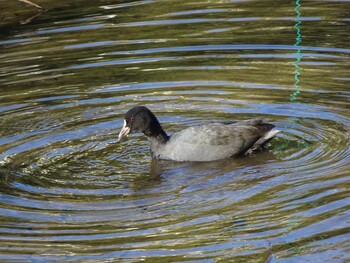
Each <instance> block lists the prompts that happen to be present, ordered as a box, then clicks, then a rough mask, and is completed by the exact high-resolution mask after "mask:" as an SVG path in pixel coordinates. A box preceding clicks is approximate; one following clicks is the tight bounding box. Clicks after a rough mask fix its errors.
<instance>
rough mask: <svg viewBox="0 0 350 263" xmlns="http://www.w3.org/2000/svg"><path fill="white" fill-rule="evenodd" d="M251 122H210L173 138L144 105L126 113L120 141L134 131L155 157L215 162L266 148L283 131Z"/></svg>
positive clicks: (258, 122) (187, 129) (257, 121)
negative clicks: (147, 142) (143, 138)
mask: <svg viewBox="0 0 350 263" xmlns="http://www.w3.org/2000/svg"><path fill="white" fill-rule="evenodd" d="M274 127H275V126H274V125H272V124H269V123H264V121H263V120H262V119H251V120H246V121H239V122H235V123H231V124H224V123H210V124H205V125H201V126H194V127H189V128H186V129H184V130H182V131H180V132H177V133H175V134H173V135H171V136H168V135H167V134H166V132H165V131H164V130H163V128H162V126H161V125H160V123H159V121H158V120H157V118H156V117H155V115H154V114H153V113H152V112H151V111H150V110H149V109H148V108H146V107H144V106H137V107H134V108H132V109H130V110H129V111H128V112H127V113H126V114H125V119H124V125H123V128H122V129H121V131H120V133H119V136H118V141H120V140H122V138H123V137H125V136H127V135H128V134H129V133H132V132H142V133H144V134H145V135H146V137H147V138H148V140H149V143H150V148H151V152H152V156H153V157H154V158H157V159H166V160H173V161H214V160H220V159H224V158H228V157H231V156H236V155H242V154H246V153H250V152H252V151H254V150H256V149H260V148H261V147H264V146H265V145H266V143H267V142H269V141H270V140H271V139H272V138H273V137H274V136H275V135H276V134H277V133H279V132H280V131H279V130H272V129H273V128H274Z"/></svg>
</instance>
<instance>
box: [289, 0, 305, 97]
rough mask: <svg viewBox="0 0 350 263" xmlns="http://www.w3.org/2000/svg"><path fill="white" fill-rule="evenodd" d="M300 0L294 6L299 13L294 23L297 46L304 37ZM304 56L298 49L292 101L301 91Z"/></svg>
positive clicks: (294, 63)
mask: <svg viewBox="0 0 350 263" xmlns="http://www.w3.org/2000/svg"><path fill="white" fill-rule="evenodd" d="M300 1H301V0H296V2H295V4H296V6H295V8H294V11H295V13H296V14H297V16H296V22H295V25H294V29H295V30H296V31H297V32H296V35H297V36H296V38H295V40H296V42H295V44H294V46H295V47H299V46H300V44H301V42H302V39H301V30H300V27H299V25H300V24H301V20H300V17H301V13H300V11H299V8H300V7H301V5H300ZM302 57H303V54H302V53H301V50H300V49H298V51H297V57H296V59H295V61H294V62H293V66H294V68H295V70H294V90H295V91H294V92H293V94H291V95H290V101H292V102H294V101H296V100H297V96H298V94H299V93H300V87H299V82H300V79H299V76H300V74H301V71H302V70H303V69H302V68H301V67H300V66H299V64H300V62H301V59H302Z"/></svg>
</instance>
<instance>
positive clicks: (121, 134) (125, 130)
mask: <svg viewBox="0 0 350 263" xmlns="http://www.w3.org/2000/svg"><path fill="white" fill-rule="evenodd" d="M129 132H130V128H129V127H126V121H125V120H124V125H123V128H122V129H121V131H120V132H119V135H118V142H120V141H121V139H123V137H125V136H127V135H128V134H129Z"/></svg>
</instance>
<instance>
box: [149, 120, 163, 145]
mask: <svg viewBox="0 0 350 263" xmlns="http://www.w3.org/2000/svg"><path fill="white" fill-rule="evenodd" d="M151 127H152V128H149V129H146V130H144V131H143V133H144V134H145V135H146V136H147V137H148V139H150V140H152V141H157V142H158V143H166V142H167V141H168V140H169V136H168V135H167V134H166V132H165V131H164V130H163V128H162V126H161V125H160V123H159V122H158V121H157V123H155V124H154V125H152V126H151Z"/></svg>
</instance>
